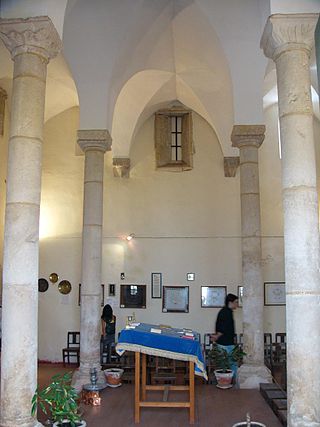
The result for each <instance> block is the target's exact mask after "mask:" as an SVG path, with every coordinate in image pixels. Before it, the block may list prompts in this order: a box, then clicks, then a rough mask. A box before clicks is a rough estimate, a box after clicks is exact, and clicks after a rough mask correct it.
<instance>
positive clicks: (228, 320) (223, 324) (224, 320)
mask: <svg viewBox="0 0 320 427" xmlns="http://www.w3.org/2000/svg"><path fill="white" fill-rule="evenodd" d="M237 307H238V297H237V296H236V295H234V294H228V295H227V296H226V300H225V305H224V307H223V308H222V309H221V310H220V311H219V313H218V316H217V320H216V333H215V335H213V337H212V338H213V340H214V341H216V343H217V344H219V345H220V346H221V347H223V348H224V349H225V350H226V351H227V352H228V353H231V351H232V350H233V349H234V335H235V328H234V320H233V310H235V309H236V308H237ZM232 371H233V373H234V374H236V372H237V365H236V364H233V363H232Z"/></svg>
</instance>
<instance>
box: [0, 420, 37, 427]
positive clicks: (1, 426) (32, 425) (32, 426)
mask: <svg viewBox="0 0 320 427" xmlns="http://www.w3.org/2000/svg"><path fill="white" fill-rule="evenodd" d="M17 423H19V421H17V420H15V421H12V420H10V421H9V422H8V423H7V422H6V421H2V420H1V421H0V427H18V426H19V427H44V426H43V424H41V423H40V422H39V421H38V420H33V421H31V422H23V423H22V424H17Z"/></svg>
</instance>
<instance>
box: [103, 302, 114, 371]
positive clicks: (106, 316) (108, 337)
mask: <svg viewBox="0 0 320 427" xmlns="http://www.w3.org/2000/svg"><path fill="white" fill-rule="evenodd" d="M101 329H102V342H103V348H104V350H107V352H108V356H107V362H108V363H110V361H111V345H112V344H114V343H115V337H116V316H115V315H114V314H113V310H112V307H111V305H109V304H106V305H105V306H104V307H103V310H102V316H101Z"/></svg>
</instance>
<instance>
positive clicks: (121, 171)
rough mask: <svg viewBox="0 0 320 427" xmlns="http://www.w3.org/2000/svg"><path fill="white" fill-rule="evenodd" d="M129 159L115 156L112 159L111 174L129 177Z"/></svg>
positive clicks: (118, 176) (117, 176)
mask: <svg viewBox="0 0 320 427" xmlns="http://www.w3.org/2000/svg"><path fill="white" fill-rule="evenodd" d="M129 173H130V159H129V158H128V157H115V158H114V159H113V176H114V177H116V178H129Z"/></svg>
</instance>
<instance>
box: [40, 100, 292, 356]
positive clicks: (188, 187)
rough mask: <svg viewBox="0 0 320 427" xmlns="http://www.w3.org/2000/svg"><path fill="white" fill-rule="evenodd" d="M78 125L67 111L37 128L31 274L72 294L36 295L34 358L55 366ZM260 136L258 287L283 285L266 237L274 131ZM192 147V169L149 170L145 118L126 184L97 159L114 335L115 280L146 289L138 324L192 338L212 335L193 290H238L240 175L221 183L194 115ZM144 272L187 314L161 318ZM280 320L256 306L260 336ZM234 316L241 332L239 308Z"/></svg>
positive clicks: (278, 260)
mask: <svg viewBox="0 0 320 427" xmlns="http://www.w3.org/2000/svg"><path fill="white" fill-rule="evenodd" d="M274 114H275V111H272V110H268V111H267V112H266V120H267V121H268V120H269V121H271V120H274V117H273V116H274ZM77 126H78V111H77V109H76V108H74V109H71V110H69V111H67V112H65V113H63V114H61V115H59V116H56V117H55V118H53V119H51V120H50V121H48V122H47V123H46V126H45V144H44V160H43V166H44V170H43V187H42V189H43V191H42V205H41V223H42V224H45V223H46V219H45V217H46V216H47V215H48V218H49V220H48V221H47V223H49V225H50V227H49V228H45V227H42V228H41V229H42V232H43V238H42V239H41V243H40V277H45V278H47V279H48V278H49V275H50V273H52V272H56V273H58V274H59V276H60V280H62V279H67V280H69V281H70V282H71V284H72V292H71V293H70V294H69V295H68V296H63V295H61V294H60V293H59V292H58V289H57V285H52V284H50V287H49V290H48V291H47V292H45V293H43V294H40V295H39V358H40V359H41V360H52V361H59V360H61V349H62V347H63V346H64V345H65V341H66V335H67V331H68V330H79V321H80V309H79V306H78V284H79V283H80V282H81V230H82V197H83V188H82V187H83V182H82V181H83V161H84V158H83V156H82V157H77V156H75V155H74V151H75V139H76V136H75V135H76V129H77ZM267 129H268V131H267V136H266V140H265V142H264V143H263V145H262V147H261V149H260V150H261V151H260V165H261V166H260V184H261V187H262V189H261V208H262V211H263V212H264V213H263V215H262V231H263V239H262V248H263V257H264V264H263V272H264V280H265V281H277V280H283V260H282V252H283V247H282V245H283V244H282V238H281V236H280V237H278V236H276V237H274V236H275V234H276V233H278V234H279V235H280V234H281V229H282V225H281V224H280V225H279V220H280V219H279V218H280V217H279V215H278V213H277V215H276V216H274V215H273V214H274V213H275V212H277V211H278V209H281V203H280V202H279V200H281V190H280V188H279V183H280V179H281V178H280V165H279V160H278V159H277V155H278V154H277V150H275V147H276V141H275V135H276V131H275V128H274V126H273V125H271V126H268V127H267ZM194 140H195V155H194V169H193V170H192V171H189V172H184V173H170V172H162V171H157V170H155V160H154V141H153V119H152V118H150V119H148V120H147V121H146V123H145V124H144V125H143V126H142V127H141V129H140V131H139V133H138V134H137V135H136V138H135V141H134V145H133V147H132V150H131V162H132V168H131V177H130V179H119V178H114V177H113V173H112V154H111V153H110V152H109V153H107V154H106V155H105V179H104V186H105V187H104V198H105V201H104V238H103V265H102V283H104V284H105V285H108V283H115V284H116V296H115V298H109V297H108V286H106V287H105V300H107V299H108V302H110V303H111V304H113V305H114V311H115V314H116V316H117V330H118V331H119V330H120V329H121V328H122V327H123V326H124V325H125V318H126V316H128V315H131V314H132V311H133V310H131V309H130V310H129V309H120V307H119V298H120V284H121V283H123V284H127V283H138V284H146V285H147V308H146V309H136V310H134V311H135V315H136V318H137V319H138V320H139V321H145V322H155V323H164V324H170V325H172V326H175V325H176V326H186V327H192V328H194V329H196V330H199V331H200V332H201V334H203V333H205V332H210V331H213V330H214V324H215V319H216V315H217V312H218V309H212V308H206V309H205V308H201V307H200V292H201V286H203V285H226V286H227V289H228V292H233V293H237V286H238V285H240V284H241V256H240V255H241V239H240V198H239V173H237V176H236V178H225V177H224V173H223V157H222V153H221V149H220V145H219V143H218V141H217V139H216V136H215V134H214V132H213V131H212V130H211V128H210V127H209V126H208V125H207V123H206V122H205V121H204V120H203V119H201V118H200V117H199V116H196V115H195V117H194ZM274 150H275V152H274ZM270 170H272V173H270ZM277 186H278V187H277ZM274 203H276V209H272V205H273V204H274ZM45 230H47V234H45ZM129 233H135V234H136V238H135V239H133V240H132V241H131V242H130V243H128V242H126V241H125V240H123V239H122V237H123V236H124V235H126V234H129ZM45 236H46V237H45ZM121 272H124V273H125V275H126V278H125V280H123V281H121V280H120V273H121ZM151 272H162V274H163V285H186V286H189V292H190V295H189V296H190V310H189V313H186V314H165V313H162V300H159V299H152V298H151V287H150V280H151ZM188 272H193V273H195V281H194V282H187V280H186V274H187V273H188ZM284 313H285V311H284V308H283V307H265V330H266V331H267V332H269V331H270V332H276V331H283V330H284V325H285V315H284ZM235 319H236V328H237V332H238V333H240V332H241V331H242V325H241V322H242V309H241V308H240V309H239V310H237V312H236V313H235Z"/></svg>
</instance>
